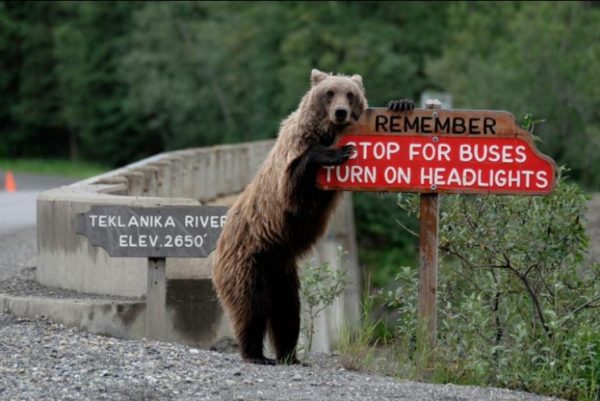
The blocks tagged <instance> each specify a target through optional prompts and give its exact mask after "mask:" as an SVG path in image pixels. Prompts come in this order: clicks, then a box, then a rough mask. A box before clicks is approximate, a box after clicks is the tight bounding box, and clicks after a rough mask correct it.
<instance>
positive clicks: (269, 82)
mask: <svg viewBox="0 0 600 401" xmlns="http://www.w3.org/2000/svg"><path fill="white" fill-rule="evenodd" d="M599 27H600V8H598V7H597V6H594V5H593V3H591V2H570V3H566V2H565V3H537V2H535V3H524V4H521V3H506V2H501V3H500V2H498V3H494V2H492V3H487V2H486V3H474V2H473V3H471V2H470V3H446V2H443V3H435V2H427V3H421V2H408V3H396V2H320V3H313V2H294V3H287V2H280V3H279V2H258V3H248V2H244V3H237V2H222V3H204V2H202V3H199V2H110V1H106V2H23V1H15V2H11V1H8V2H2V3H0V64H1V68H0V158H19V157H53V158H70V159H73V160H76V159H83V160H90V161H96V162H100V163H102V164H105V165H107V166H118V165H123V164H127V163H130V162H132V161H134V160H136V159H139V158H142V157H144V156H148V155H150V154H153V153H157V152H160V151H162V150H170V149H179V148H183V147H189V146H204V145H211V144H216V143H223V142H240V141H248V140H253V139H261V138H269V137H274V136H275V134H276V132H277V128H278V124H279V122H280V121H281V120H282V119H283V118H284V117H285V116H286V115H287V114H288V113H289V112H290V111H292V110H293V109H294V108H295V107H296V105H297V104H298V101H299V99H300V97H301V96H302V95H303V93H304V92H305V91H306V90H307V88H308V76H309V73H310V70H311V68H313V67H317V68H320V69H322V70H326V71H336V72H342V73H348V74H354V73H358V74H362V75H363V77H364V81H365V85H366V88H367V94H368V97H369V101H370V104H371V105H374V106H381V105H384V104H385V103H386V101H387V100H389V99H392V98H397V97H412V98H414V99H416V100H418V98H419V96H420V93H421V92H422V91H423V90H426V89H434V90H443V91H448V92H450V93H451V94H452V95H453V97H454V107H457V108H458V107H463V108H495V109H505V110H509V111H511V112H513V113H514V114H515V115H516V116H517V118H521V117H522V116H523V115H524V114H525V113H531V114H533V115H534V118H539V119H545V120H546V122H544V123H543V124H540V125H539V126H538V127H537V129H536V134H538V135H539V136H540V137H541V140H542V142H541V143H539V145H538V146H539V147H540V148H541V149H542V150H543V151H544V152H546V153H548V154H550V155H551V156H552V157H554V158H555V159H556V160H557V161H558V162H559V164H567V165H568V166H569V167H570V168H571V169H572V172H571V176H572V177H573V178H575V179H576V180H578V181H580V182H581V183H582V184H583V185H586V186H588V187H589V186H598V185H599V184H600V157H599V156H598V153H599V149H600V74H598V71H600V29H599Z"/></svg>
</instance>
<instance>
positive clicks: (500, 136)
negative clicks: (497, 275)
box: [317, 101, 556, 368]
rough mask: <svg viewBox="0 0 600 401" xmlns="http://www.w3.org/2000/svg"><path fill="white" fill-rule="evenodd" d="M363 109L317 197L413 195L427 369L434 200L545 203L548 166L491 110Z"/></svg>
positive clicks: (431, 342) (322, 174)
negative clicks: (501, 198)
mask: <svg viewBox="0 0 600 401" xmlns="http://www.w3.org/2000/svg"><path fill="white" fill-rule="evenodd" d="M440 107H441V105H440V103H439V102H438V101H429V102H428V104H427V108H425V109H414V110H410V111H404V112H392V111H389V110H387V109H384V108H371V109H367V110H366V111H365V112H364V113H363V115H362V116H361V118H360V119H359V121H357V123H356V124H353V125H352V126H350V127H349V128H348V129H347V130H346V131H345V132H344V133H343V134H342V135H341V136H340V138H339V140H338V142H337V143H336V145H337V146H343V145H353V146H354V147H355V148H356V151H355V152H354V154H353V155H351V156H350V159H349V160H348V161H347V162H346V163H344V164H342V165H341V166H327V167H323V168H322V169H321V170H320V171H319V173H318V175H317V186H318V187H319V188H321V189H332V190H347V191H398V192H418V193H420V194H421V204H420V214H419V217H420V230H419V305H418V317H419V328H420V329H419V331H422V330H423V329H425V330H427V333H426V335H423V336H421V337H424V338H422V339H421V347H420V349H422V350H425V351H426V352H427V353H428V355H429V358H428V367H430V368H431V367H432V366H433V350H434V349H435V343H436V336H437V325H436V320H437V313H436V292H437V273H438V228H439V194H440V193H481V194H510V195H547V194H549V193H551V192H552V190H553V189H554V186H555V180H556V165H555V163H554V161H553V160H552V159H551V158H549V157H548V156H545V155H543V154H541V153H540V152H539V151H538V150H537V149H536V148H535V145H534V143H533V139H532V137H531V135H530V134H529V132H528V131H526V130H525V129H523V128H521V127H519V126H518V125H517V124H516V123H515V118H514V116H513V115H512V114H510V113H508V112H506V111H498V110H442V109H440Z"/></svg>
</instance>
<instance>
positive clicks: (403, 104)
mask: <svg viewBox="0 0 600 401" xmlns="http://www.w3.org/2000/svg"><path fill="white" fill-rule="evenodd" d="M387 108H388V110H391V111H409V110H412V109H414V108H415V103H414V102H413V101H412V100H410V99H399V100H390V101H389V102H388V104H387Z"/></svg>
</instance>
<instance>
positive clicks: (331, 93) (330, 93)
mask: <svg viewBox="0 0 600 401" xmlns="http://www.w3.org/2000/svg"><path fill="white" fill-rule="evenodd" d="M333 95H334V93H333V91H327V98H328V99H331V98H332V97H333Z"/></svg>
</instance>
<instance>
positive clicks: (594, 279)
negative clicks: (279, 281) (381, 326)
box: [382, 177, 600, 400]
mask: <svg viewBox="0 0 600 401" xmlns="http://www.w3.org/2000/svg"><path fill="white" fill-rule="evenodd" d="M399 199H400V201H399V204H400V206H401V207H402V208H403V209H405V210H406V211H408V212H409V213H411V214H413V215H415V214H416V213H418V197H417V196H406V195H402V196H400V197H399ZM585 205H586V196H585V195H584V193H583V192H582V191H581V189H580V188H579V187H578V186H577V185H575V184H572V183H568V182H566V181H565V180H564V179H563V178H560V177H559V179H558V183H557V187H556V189H555V191H554V193H553V194H551V195H549V196H546V197H521V196H462V195H461V196H457V195H452V196H443V197H442V204H441V222H440V250H441V251H442V252H441V256H442V257H441V260H440V271H439V288H438V347H437V349H436V365H435V368H434V371H433V372H432V379H433V380H435V381H440V382H454V383H463V384H480V385H494V386H501V387H508V388H519V389H523V390H528V391H533V392H537V393H542V394H551V395H556V396H560V397H565V398H569V399H581V400H598V399H600V390H599V389H600V354H599V352H600V264H598V263H592V262H587V261H586V258H585V256H586V249H587V246H588V238H587V237H586V234H585V230H584V226H583V224H582V220H583V214H584V211H585ZM416 294H417V271H416V269H414V268H409V267H406V268H402V269H401V270H400V272H399V273H398V274H397V275H396V282H395V290H393V291H384V292H382V295H383V297H384V299H385V301H386V302H387V305H388V307H389V308H390V309H391V310H392V311H393V313H394V315H395V317H396V323H397V325H396V329H397V331H396V337H397V339H398V343H399V344H402V347H401V353H402V354H404V355H408V357H407V358H406V361H407V363H412V364H416V363H417V360H418V358H419V355H418V350H417V349H416V341H415V339H416V336H417V322H416V310H415V308H416V305H417V301H416V298H415V297H416Z"/></svg>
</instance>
